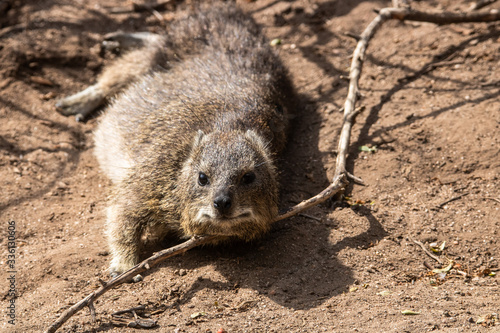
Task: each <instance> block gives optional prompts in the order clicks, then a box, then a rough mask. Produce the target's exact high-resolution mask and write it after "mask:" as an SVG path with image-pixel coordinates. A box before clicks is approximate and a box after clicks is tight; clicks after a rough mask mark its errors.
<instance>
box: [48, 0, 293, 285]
mask: <svg viewBox="0 0 500 333" xmlns="http://www.w3.org/2000/svg"><path fill="white" fill-rule="evenodd" d="M108 37H109V39H111V40H113V41H114V42H118V43H119V44H120V45H121V47H123V48H131V50H129V51H128V52H127V53H125V54H124V55H123V56H122V57H121V58H120V59H119V60H117V61H116V62H115V63H114V64H113V65H111V66H110V67H109V68H107V69H105V71H104V72H103V74H102V75H101V76H100V78H99V79H98V81H97V83H96V84H95V85H93V86H91V87H89V88H87V89H85V90H84V91H82V92H80V93H78V94H75V95H73V96H70V97H67V98H65V99H63V100H61V101H59V102H58V103H57V107H58V109H59V110H60V111H61V112H62V113H64V114H76V115H78V116H80V117H82V116H85V115H87V114H88V113H89V112H90V111H91V110H93V109H95V108H96V107H97V106H99V105H100V104H101V103H102V102H103V101H104V99H105V98H106V97H109V96H111V95H116V98H115V99H114V100H113V101H112V102H111V104H110V105H109V106H108V107H107V109H106V111H105V112H104V115H103V116H102V118H101V119H100V122H99V125H98V127H97V130H96V132H95V154H96V156H97V159H98V160H99V163H100V166H101V168H102V170H103V171H104V172H105V173H106V175H107V176H108V177H109V178H110V179H111V181H112V183H113V187H112V192H111V197H110V199H109V207H108V210H107V232H108V237H109V246H110V248H111V253H112V262H111V267H110V271H111V273H112V274H113V275H114V274H118V273H121V272H123V271H125V270H127V269H129V268H130V267H132V266H133V265H135V264H137V263H138V262H139V254H140V252H141V249H143V248H144V247H145V245H146V244H148V243H149V242H152V241H158V240H162V239H163V238H164V237H165V236H167V235H168V234H174V235H176V236H178V237H181V238H185V237H189V236H191V235H195V234H204V235H220V236H223V237H222V238H223V239H225V238H231V237H235V238H239V239H243V240H251V239H254V238H256V237H258V236H260V235H262V234H263V233H265V232H266V231H267V230H268V229H269V226H270V223H271V221H272V220H273V218H274V217H275V216H276V215H277V213H278V183H277V172H276V166H275V159H276V156H277V153H278V152H279V151H280V150H281V149H282V148H283V147H284V144H285V136H286V130H287V118H288V117H287V113H288V112H289V111H290V110H291V109H292V108H293V107H294V106H295V97H294V93H293V89H292V86H291V83H290V81H289V79H288V77H287V72H286V70H285V68H284V67H283V65H282V63H281V61H280V60H279V58H278V56H277V55H276V53H275V52H274V50H273V49H272V47H270V46H269V42H268V41H267V40H266V38H264V37H263V35H262V34H261V32H260V29H259V27H258V26H257V25H256V23H255V22H254V21H253V20H252V19H250V18H249V17H247V16H245V15H244V14H243V13H242V12H240V11H239V10H238V9H236V8H235V7H234V6H233V5H230V4H218V5H213V4H212V5H210V6H201V7H200V8H198V9H197V10H195V11H194V12H192V13H191V14H190V15H188V16H186V17H184V18H182V19H179V20H178V21H176V22H174V23H172V25H171V27H170V28H169V29H168V31H167V33H166V34H165V35H164V36H160V35H155V34H150V33H134V34H124V33H115V34H111V35H109V36H108Z"/></svg>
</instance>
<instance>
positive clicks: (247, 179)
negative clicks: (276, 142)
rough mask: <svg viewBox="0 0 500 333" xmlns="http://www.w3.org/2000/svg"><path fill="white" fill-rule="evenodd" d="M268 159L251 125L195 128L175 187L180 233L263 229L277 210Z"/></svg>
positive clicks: (244, 234)
mask: <svg viewBox="0 0 500 333" xmlns="http://www.w3.org/2000/svg"><path fill="white" fill-rule="evenodd" d="M271 158H272V156H271V153H270V152H269V148H268V145H267V144H266V142H264V140H263V138H262V137H261V136H259V135H258V134H257V133H256V132H254V131H253V130H248V131H239V130H235V131H224V132H223V131H215V132H212V133H209V134H204V133H203V132H201V131H199V132H198V133H197V135H196V138H195V139H194V143H193V146H192V149H191V152H190V157H189V158H188V160H187V161H186V162H185V164H184V166H183V169H182V174H181V179H180V184H179V188H178V191H180V192H181V193H179V197H180V198H181V200H182V202H180V203H179V204H180V206H181V227H182V229H183V230H184V232H185V233H186V234H187V235H194V234H201V235H220V236H236V237H239V238H241V239H245V240H250V239H253V238H255V237H257V236H259V235H261V234H262V233H264V232H266V231H267V230H268V229H269V226H270V223H271V221H272V219H273V218H274V217H275V216H276V214H277V212H278V186H277V180H276V171H275V167H274V165H273V161H272V159H271Z"/></svg>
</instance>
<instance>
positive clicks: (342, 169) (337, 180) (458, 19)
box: [45, 7, 500, 333]
mask: <svg viewBox="0 0 500 333" xmlns="http://www.w3.org/2000/svg"><path fill="white" fill-rule="evenodd" d="M389 19H398V20H413V21H424V22H433V23H436V24H450V23H463V22H490V21H498V20H500V13H499V11H498V10H490V11H488V12H482V13H480V12H468V13H425V12H420V11H414V10H412V9H410V8H407V7H403V8H401V7H399V8H384V9H382V10H380V11H379V12H378V15H377V17H375V19H374V20H373V21H372V22H371V23H370V24H369V25H368V27H367V28H366V29H365V30H364V31H363V33H362V34H361V35H360V39H359V41H358V44H357V47H356V50H355V51H354V53H353V57H352V63H351V70H350V75H349V79H350V81H349V91H348V94H347V99H346V102H345V104H344V123H343V125H342V130H341V134H340V138H339V145H338V154H337V161H336V169H335V175H334V177H333V181H332V183H331V184H330V185H329V186H328V187H327V188H326V189H324V190H323V191H322V192H321V193H319V194H318V195H316V196H314V197H312V198H310V199H307V200H305V201H303V202H301V203H299V204H297V205H295V206H294V207H292V208H291V209H289V210H288V211H286V212H285V213H283V214H280V215H278V216H277V217H276V218H275V220H274V221H273V222H276V221H280V220H283V219H285V218H288V217H291V216H293V215H297V214H299V213H300V212H302V211H304V210H306V209H308V208H310V207H312V206H315V205H318V204H320V203H322V202H324V201H326V200H328V199H329V198H331V197H332V196H333V195H335V194H336V193H338V192H339V191H340V190H341V189H342V188H343V187H344V186H345V185H346V184H347V183H348V182H347V172H346V159H347V152H348V149H349V142H350V136H351V128H352V126H353V123H354V119H355V117H356V115H357V114H358V113H359V112H358V111H356V109H355V105H356V102H357V98H358V95H359V86H358V81H359V77H360V75H361V69H362V66H363V61H364V57H365V53H366V48H367V46H368V43H369V41H370V39H371V38H372V37H373V35H374V34H375V32H376V31H377V30H378V28H380V26H381V25H382V24H383V23H384V22H385V21H387V20H389ZM217 237H218V236H194V237H192V238H191V239H189V240H188V241H186V242H184V243H182V244H179V245H177V246H174V247H171V248H169V249H165V250H163V251H160V252H157V253H155V254H154V255H153V256H151V257H149V258H147V259H146V260H144V261H142V262H141V263H139V264H137V265H136V266H134V267H132V268H131V269H129V270H128V271H126V272H124V273H122V274H121V275H119V276H117V277H115V278H113V279H111V280H109V281H108V282H106V283H104V284H103V285H102V287H100V288H99V289H97V290H95V291H93V292H92V293H90V294H89V295H88V296H87V297H85V298H84V299H82V300H81V301H79V302H78V303H76V304H75V305H73V306H71V307H70V308H68V309H67V310H66V311H64V312H63V313H62V314H61V316H60V317H59V318H58V319H57V320H56V321H55V322H54V323H52V324H51V325H50V327H49V328H48V329H47V330H46V331H45V332H46V333H52V332H55V331H56V330H57V329H58V328H59V327H61V326H62V325H63V324H64V323H65V322H66V321H67V320H68V319H69V318H70V317H71V316H73V315H74V314H75V313H77V312H79V311H80V310H81V309H83V308H84V307H86V306H87V307H89V309H90V310H91V313H92V314H93V315H94V313H95V311H94V310H93V302H94V301H95V300H96V299H97V298H99V297H100V296H102V295H103V294H104V293H105V292H106V291H108V290H109V289H111V288H114V287H116V286H118V285H120V284H122V283H124V282H127V281H130V280H131V279H132V278H133V277H134V276H136V275H137V274H140V273H142V272H145V271H146V270H148V269H150V268H151V267H152V266H154V265H156V264H158V263H160V262H162V261H164V260H166V259H167V258H170V257H172V256H175V255H177V254H180V253H183V252H186V251H187V250H189V249H192V248H194V247H197V246H200V245H203V244H206V243H208V242H209V241H212V240H214V239H215V238H217ZM415 243H417V242H415ZM417 244H418V243H417ZM418 245H420V244H418ZM422 245H423V244H422ZM421 247H422V246H421ZM422 248H423V249H424V247H422ZM427 252H428V251H427ZM428 254H429V253H428ZM431 257H433V258H434V259H435V260H437V261H438V262H439V261H440V260H439V258H437V257H435V256H433V255H432V254H431Z"/></svg>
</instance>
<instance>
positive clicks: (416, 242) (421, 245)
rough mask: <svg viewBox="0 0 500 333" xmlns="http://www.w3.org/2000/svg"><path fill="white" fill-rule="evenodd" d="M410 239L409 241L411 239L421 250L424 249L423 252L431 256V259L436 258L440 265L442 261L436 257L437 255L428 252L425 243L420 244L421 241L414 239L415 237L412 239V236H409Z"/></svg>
mask: <svg viewBox="0 0 500 333" xmlns="http://www.w3.org/2000/svg"><path fill="white" fill-rule="evenodd" d="M410 239H411V241H412V242H413V243H415V244H417V245H418V246H420V247H421V248H422V250H424V252H425V254H427V255H428V256H429V257H431V258H432V259H434V260H436V261H437V262H438V263H439V264H440V265H442V264H443V262H442V261H441V259H439V258H438V257H436V256H435V255H433V254H432V253H430V252H429V250H427V249H426V248H425V245H424V244H422V243H421V242H419V241H418V240H415V239H413V238H411V237H410Z"/></svg>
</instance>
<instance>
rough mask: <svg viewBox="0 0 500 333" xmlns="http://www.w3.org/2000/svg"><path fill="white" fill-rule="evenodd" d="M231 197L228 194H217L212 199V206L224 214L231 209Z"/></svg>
mask: <svg viewBox="0 0 500 333" xmlns="http://www.w3.org/2000/svg"><path fill="white" fill-rule="evenodd" d="M231 205H232V202H231V198H230V197H229V196H228V195H224V194H223V195H219V196H218V197H217V198H215V200H214V207H215V208H216V209H217V210H218V211H219V213H221V214H222V215H226V214H227V213H229V211H230V209H231Z"/></svg>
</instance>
